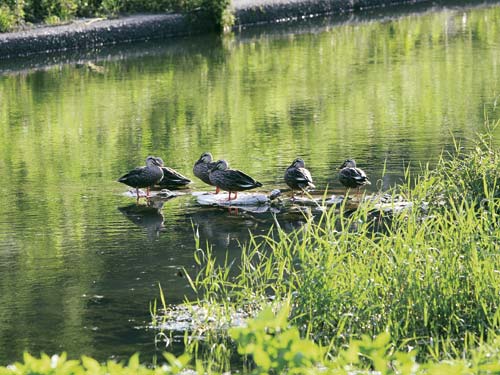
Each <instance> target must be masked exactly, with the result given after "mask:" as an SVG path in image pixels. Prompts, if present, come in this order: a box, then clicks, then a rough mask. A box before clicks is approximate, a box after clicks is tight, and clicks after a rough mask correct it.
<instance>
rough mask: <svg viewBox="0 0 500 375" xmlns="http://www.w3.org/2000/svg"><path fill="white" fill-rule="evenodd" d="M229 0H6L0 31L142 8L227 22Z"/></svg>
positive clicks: (218, 26)
mask: <svg viewBox="0 0 500 375" xmlns="http://www.w3.org/2000/svg"><path fill="white" fill-rule="evenodd" d="M229 5H230V0H20V1H13V0H8V1H7V2H6V3H5V4H3V5H2V6H1V7H0V32H3V31H8V30H10V29H12V27H13V26H14V25H15V24H16V23H18V22H20V21H23V20H26V21H28V22H41V21H43V22H45V23H48V24H57V23H59V22H61V21H67V20H71V19H73V18H74V17H75V16H84V17H92V16H100V15H113V16H114V15H118V14H133V13H143V12H152V13H155V12H173V11H178V12H185V13H190V14H191V15H192V17H191V18H192V20H193V21H195V22H197V23H203V24H205V25H206V26H207V27H208V28H211V29H214V30H222V29H223V28H224V27H228V26H231V25H232V23H233V17H232V14H231V12H230V11H229Z"/></svg>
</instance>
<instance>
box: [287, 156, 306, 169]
mask: <svg viewBox="0 0 500 375" xmlns="http://www.w3.org/2000/svg"><path fill="white" fill-rule="evenodd" d="M290 167H295V168H305V167H306V163H304V159H301V158H297V159H295V160H294V161H293V163H292V165H291V166H290Z"/></svg>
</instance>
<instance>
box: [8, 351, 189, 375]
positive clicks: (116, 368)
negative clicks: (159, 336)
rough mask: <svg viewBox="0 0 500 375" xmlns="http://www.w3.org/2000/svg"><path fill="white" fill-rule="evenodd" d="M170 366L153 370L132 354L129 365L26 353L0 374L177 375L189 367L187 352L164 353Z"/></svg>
mask: <svg viewBox="0 0 500 375" xmlns="http://www.w3.org/2000/svg"><path fill="white" fill-rule="evenodd" d="M164 356H165V359H166V360H167V362H168V365H165V366H162V367H159V368H156V369H150V368H148V367H146V366H143V365H141V364H140V363H139V355H138V354H134V355H133V356H132V357H130V359H129V361H128V363H127V364H124V363H116V362H114V361H108V362H106V363H105V364H101V363H99V362H97V361H96V360H95V359H93V358H90V357H87V356H82V358H81V360H79V361H77V360H68V359H67V356H66V353H63V354H62V355H61V356H57V355H54V356H52V357H49V356H48V355H46V354H42V355H41V356H40V358H36V357H33V356H31V355H30V354H28V353H25V354H24V357H23V362H16V363H14V364H13V365H10V366H7V367H0V375H35V374H37V375H105V374H109V375H160V374H164V375H173V374H178V373H179V372H181V371H182V370H183V369H185V368H186V366H187V364H188V362H189V356H188V355H186V354H184V355H181V356H179V357H175V356H174V355H172V354H170V353H165V354H164Z"/></svg>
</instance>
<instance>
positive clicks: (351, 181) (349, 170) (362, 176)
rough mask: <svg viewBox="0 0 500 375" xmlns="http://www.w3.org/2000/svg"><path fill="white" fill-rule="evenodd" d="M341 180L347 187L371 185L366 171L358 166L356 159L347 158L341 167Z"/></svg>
mask: <svg viewBox="0 0 500 375" xmlns="http://www.w3.org/2000/svg"><path fill="white" fill-rule="evenodd" d="M339 180H340V183H341V184H342V185H344V186H345V187H346V188H347V189H349V188H358V190H359V188H360V187H361V186H364V185H370V184H371V182H370V181H369V180H368V177H367V176H366V173H365V171H363V170H362V169H360V168H357V167H356V161H355V160H354V159H347V160H345V161H344V162H343V163H342V165H341V166H340V167H339Z"/></svg>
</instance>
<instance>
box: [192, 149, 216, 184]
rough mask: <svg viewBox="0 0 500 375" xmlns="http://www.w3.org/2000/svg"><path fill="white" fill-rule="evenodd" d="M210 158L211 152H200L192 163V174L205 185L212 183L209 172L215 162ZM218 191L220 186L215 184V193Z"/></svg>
mask: <svg viewBox="0 0 500 375" xmlns="http://www.w3.org/2000/svg"><path fill="white" fill-rule="evenodd" d="M212 160H213V158H212V154H211V153H210V152H204V153H203V154H201V156H200V158H199V159H198V160H197V161H196V162H195V163H194V166H193V174H194V175H195V176H196V177H198V178H199V179H200V180H202V181H203V182H204V183H206V184H207V185H213V184H212V183H211V182H210V177H209V173H210V170H211V169H212V168H214V167H215V164H216V163H215V162H213V161H212ZM219 191H220V188H219V187H218V186H216V187H215V194H218V193H219Z"/></svg>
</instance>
